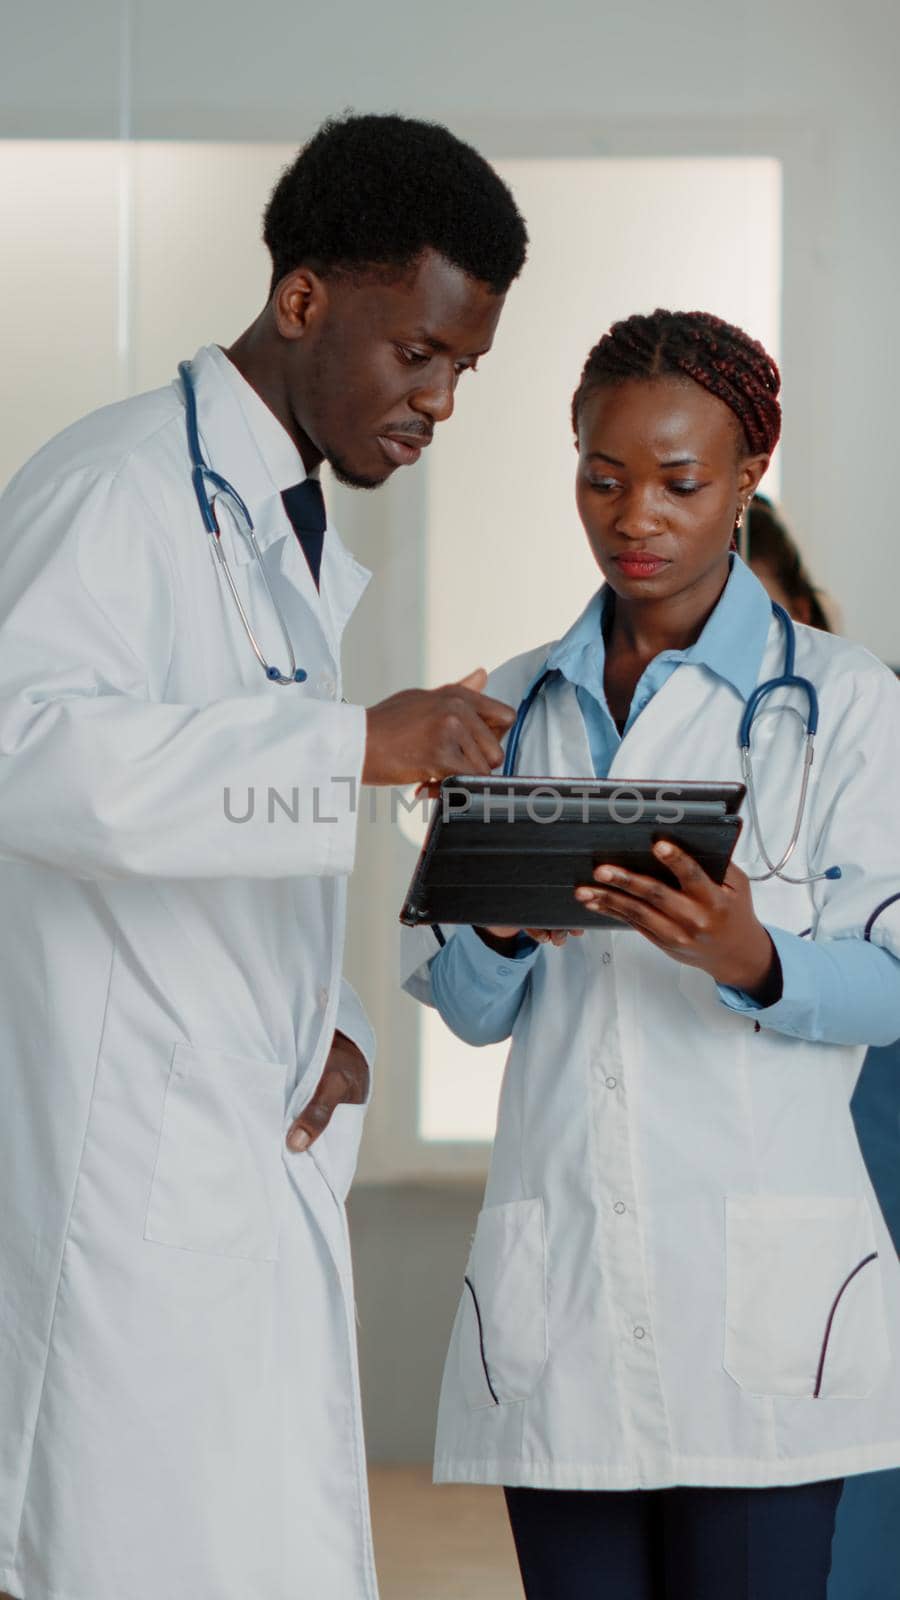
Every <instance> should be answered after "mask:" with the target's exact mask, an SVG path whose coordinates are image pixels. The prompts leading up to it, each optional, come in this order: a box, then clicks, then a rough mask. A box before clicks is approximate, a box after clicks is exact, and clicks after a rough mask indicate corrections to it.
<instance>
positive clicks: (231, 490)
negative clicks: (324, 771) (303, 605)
mask: <svg viewBox="0 0 900 1600" xmlns="http://www.w3.org/2000/svg"><path fill="white" fill-rule="evenodd" d="M178 376H179V377H180V379H181V382H182V387H183V390H184V416H185V427H186V430H187V441H188V452H189V454H190V458H191V482H192V484H193V486H194V494H195V495H196V497H197V505H198V506H199V508H200V516H201V517H202V519H203V526H204V528H205V529H206V532H207V533H208V534H209V536H210V539H211V540H212V547H213V550H214V552H215V556H216V561H217V563H218V567H219V571H220V573H221V574H222V576H223V578H224V579H225V582H226V584H227V585H228V590H229V593H230V594H231V597H232V599H233V601H234V604H235V606H236V607H237V612H238V616H239V617H240V619H241V625H242V627H243V629H244V632H245V633H246V635H247V638H248V640H249V642H250V646H251V649H252V650H253V654H254V655H255V656H256V659H257V661H258V662H259V664H260V666H261V667H262V669H263V671H264V673H265V675H266V677H267V678H268V680H269V682H270V683H276V684H279V685H280V686H282V687H284V686H285V685H287V684H289V683H305V681H306V678H307V673H306V672H305V671H304V669H303V667H298V665H297V657H296V655H295V654H294V646H293V644H292V642H291V635H290V631H289V629H288V625H287V623H286V621H285V619H284V614H283V612H282V610H281V607H280V606H279V604H278V601H277V600H276V598H275V594H274V592H273V589H272V585H271V583H270V582H269V575H268V573H267V572H266V568H265V563H264V561H263V558H262V551H261V550H260V548H259V544H258V543H257V539H256V530H255V528H254V526H253V518H252V517H251V515H250V511H249V508H248V506H247V504H246V502H245V501H244V500H243V499H242V497H241V496H240V495H239V494H238V492H237V490H236V489H235V487H234V485H233V484H231V483H229V482H228V479H227V478H223V477H222V475H221V473H219V472H215V471H214V470H213V468H212V467H211V466H210V465H209V463H208V462H207V461H206V460H204V456H203V449H202V446H201V444H200V428H199V423H198V419H197V392H196V389H195V387H194V378H193V373H192V372H191V363H190V362H189V361H180V362H179V363H178ZM209 484H212V486H213V489H214V491H215V492H214V494H213V495H212V498H210V495H209V491H208V488H207V485H209ZM220 495H221V496H223V497H224V498H225V500H226V502H227V503H228V504H229V506H230V507H231V508H235V507H236V508H237V511H238V513H239V518H240V519H241V520H240V521H239V520H238V519H237V518H235V522H236V525H237V526H238V529H239V531H240V533H241V534H242V535H243V537H244V538H245V539H246V540H247V543H248V544H249V546H250V549H251V551H252V553H253V556H254V558H255V560H256V564H257V568H258V570H259V573H260V576H261V577H262V580H263V583H264V585H265V588H266V593H267V594H268V597H269V600H270V602H271V606H272V610H273V611H274V613H275V616H276V618H277V619H278V626H279V628H280V630H281V636H282V638H283V640H284V643H285V647H286V649H287V653H288V661H289V663H290V665H289V668H288V671H287V672H282V671H281V669H280V668H279V667H275V666H272V665H271V663H270V662H269V661H267V660H266V657H265V654H264V652H263V649H262V646H261V645H260V643H259V640H258V639H257V637H256V634H255V632H254V630H253V625H252V623H251V621H250V618H249V617H248V615H247V612H246V609H245V607H244V604H243V602H242V600H241V597H240V595H239V593H238V589H237V584H236V583H235V581H234V577H233V575H232V572H231V568H230V567H229V565H228V560H227V557H226V555H225V551H224V549H223V548H222V537H221V529H220V528H219V523H218V519H217V517H216V512H215V502H216V500H217V499H218V498H219V496H220ZM241 521H242V522H243V524H244V526H241Z"/></svg>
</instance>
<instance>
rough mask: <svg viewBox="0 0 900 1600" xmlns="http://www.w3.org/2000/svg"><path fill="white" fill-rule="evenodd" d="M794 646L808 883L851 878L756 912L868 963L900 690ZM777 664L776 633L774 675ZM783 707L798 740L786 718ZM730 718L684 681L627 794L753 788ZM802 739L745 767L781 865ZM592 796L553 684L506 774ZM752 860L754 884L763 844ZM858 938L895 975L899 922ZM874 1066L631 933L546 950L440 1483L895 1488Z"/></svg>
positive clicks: (480, 1260)
mask: <svg viewBox="0 0 900 1600" xmlns="http://www.w3.org/2000/svg"><path fill="white" fill-rule="evenodd" d="M797 633H798V648H797V671H798V672H799V673H803V674H806V675H807V676H808V677H810V678H811V679H812V681H813V682H814V683H815V684H816V685H817V687H818V691H819V698H820V703H821V721H820V724H819V738H818V747H817V754H816V762H815V765H814V769H813V780H812V785H811V791H810V801H809V805H808V809H807V815H806V819H805V823H804V828H803V835H802V839H801V843H800V847H799V849H798V851H797V853H796V855H795V857H794V861H795V862H796V863H797V865H796V866H795V867H794V868H793V870H795V871H797V872H804V871H806V870H807V868H806V867H805V863H806V862H807V861H808V860H809V861H811V862H812V863H813V866H812V867H811V868H810V869H809V870H815V869H816V868H818V867H821V866H830V865H832V864H834V863H836V864H839V865H840V866H842V868H843V877H842V878H841V879H840V880H839V881H837V882H825V883H818V884H815V885H814V886H812V888H811V889H807V888H792V887H789V886H787V885H786V884H783V883H781V882H779V881H778V880H775V881H772V882H769V883H768V884H760V885H756V886H755V887H754V891H753V893H754V902H755V905H756V908H757V911H758V914H759V915H760V917H761V918H762V920H763V921H765V922H769V923H771V924H773V925H777V926H780V927H781V928H784V929H787V930H788V931H791V932H794V933H797V934H799V933H803V932H804V931H805V930H807V929H810V928H811V930H812V933H813V935H814V936H818V937H820V938H825V937H859V936H860V935H861V934H862V933H863V931H864V929H865V926H866V923H867V921H868V919H869V918H870V916H871V915H872V913H873V912H874V911H875V909H876V907H878V906H879V905H880V904H881V903H882V902H884V901H886V900H888V899H889V897H890V896H892V895H894V896H896V895H897V894H898V891H900V834H898V829H897V795H898V793H900V687H898V685H897V683H896V682H895V681H894V679H893V677H892V676H891V674H890V673H888V672H887V670H886V669H885V668H884V667H882V666H881V665H880V664H879V663H878V662H876V661H875V660H874V659H873V658H872V657H870V656H869V655H868V654H867V653H866V652H865V651H863V650H861V649H859V648H856V647H854V646H852V645H850V644H848V643H846V642H845V641H843V640H839V639H834V638H830V637H829V636H827V635H825V634H822V633H817V632H815V631H813V630H811V629H809V628H802V627H801V628H798V630H797ZM546 654H547V650H546V648H542V649H540V650H537V651H533V652H530V653H529V654H528V655H526V656H522V657H519V658H517V659H516V660H514V661H512V662H509V663H508V664H507V665H505V666H504V667H502V668H501V669H500V670H499V671H498V672H496V673H495V674H494V676H493V678H492V679H491V681H490V683H489V685H488V692H489V693H491V694H493V695H496V696H498V697H499V698H500V699H502V700H506V701H508V702H510V703H511V704H513V705H516V704H518V702H519V700H520V698H521V696H522V694H523V692H524V690H525V688H526V686H527V684H529V683H530V682H531V681H532V680H533V678H534V677H535V676H536V674H537V672H538V670H539V669H540V667H541V665H542V663H543V661H544V659H545V657H546ZM782 663H783V642H782V633H781V628H780V626H779V624H778V623H777V622H775V620H774V619H773V622H772V626H771V630H770V634H769V642H768V647H767V651H766V655H765V659H764V662H763V666H762V672H761V678H769V677H771V676H772V675H773V674H776V673H780V672H781V671H782ZM778 703H782V704H783V703H794V704H796V705H797V706H798V708H799V709H800V710H801V711H803V712H804V715H805V705H804V702H803V700H802V698H801V697H799V696H797V695H796V693H795V692H792V691H781V692H779V693H778V694H777V695H773V696H772V704H773V706H774V705H776V704H778ZM741 710H742V702H741V700H740V697H739V695H738V694H737V691H736V690H735V689H733V688H732V687H731V686H730V685H728V684H725V683H724V682H723V681H722V680H720V679H719V678H717V677H715V676H714V675H713V674H712V673H711V672H709V671H708V670H707V669H705V668H703V667H699V666H694V665H682V666H680V667H679V668H678V670H677V672H675V673H674V674H673V675H672V676H671V678H670V679H669V680H668V682H667V683H666V684H665V686H664V687H663V688H662V689H661V690H660V691H659V692H658V693H657V694H656V696H655V697H654V698H653V699H652V700H651V701H650V703H649V704H648V706H647V708H646V709H645V710H644V711H643V712H642V713H641V715H640V717H639V718H638V719H637V720H636V722H635V723H634V725H633V726H632V728H631V729H630V731H629V732H628V733H627V734H626V736H625V738H624V739H623V741H622V744H621V747H620V748H619V750H618V752H617V754H616V757H615V760H614V762H613V765H612V770H611V774H610V775H611V776H612V777H622V778H623V780H624V779H628V778H633V779H660V778H663V779H666V778H668V779H674V780H677V779H679V778H683V779H689V778H694V779H712V778H717V779H722V780H737V779H739V778H740V770H739V762H738V746H737V736H736V735H737V727H738V722H739V718H740V713H741ZM802 738H803V730H802V725H801V723H800V721H799V720H798V719H797V718H795V717H793V716H792V715H790V714H789V713H788V712H787V711H782V712H781V713H780V714H777V715H776V714H775V713H774V711H773V712H769V711H767V712H765V713H761V714H760V716H759V719H758V723H757V727H756V733H755V736H754V751H755V769H756V772H757V775H758V785H759V789H760V792H761V811H762V816H763V819H764V836H765V838H766V842H767V845H768V848H769V851H770V853H771V852H773V851H774V852H776V856H777V854H780V852H781V850H782V849H783V848H784V845H785V844H786V842H787V838H788V837H789V835H790V830H791V826H792V823H793V817H794V810H795V806H796V796H797V792H798V789H797V785H798V779H799V774H800V759H801V745H802ZM591 770H592V768H591V761H590V753H589V749H588V744H587V739H586V734H585V729H584V724H583V721H582V717H581V714H580V711H579V709H578V704H577V700H576V695H575V690H574V689H573V688H572V687H571V685H569V684H567V683H566V682H565V681H563V680H560V679H559V678H557V679H554V680H552V681H551V684H550V685H549V686H548V688H547V689H546V691H545V692H544V694H543V695H542V696H541V698H540V699H539V700H538V701H537V703H536V705H535V707H534V710H533V711H532V713H531V715H530V717H529V720H528V722H527V724H526V727H525V732H524V736H523V740H522V744H521V747H520V757H519V762H518V771H519V772H520V773H534V774H539V775H544V774H547V773H550V774H557V775H566V774H568V775H573V776H584V774H586V773H590V772H591ZM735 859H736V861H737V864H738V865H739V866H742V867H743V868H744V870H745V871H748V872H754V871H760V870H762V869H761V866H760V863H759V859H758V857H757V854H756V851H755V849H754V845H753V841H752V838H751V835H750V831H749V828H748V826H747V825H746V823H745V828H744V832H743V835H742V837H741V840H740V842H739V845H738V848H737V853H736V858H735ZM444 932H445V934H447V935H450V934H451V932H452V930H451V929H450V928H447V929H445V930H444ZM871 937H872V939H873V940H875V941H876V942H878V943H881V944H883V945H884V946H885V947H886V948H888V949H890V950H892V951H893V953H894V954H896V955H900V900H897V899H895V900H894V901H893V903H892V904H890V905H889V906H887V907H886V908H885V909H884V911H883V912H882V913H881V915H880V916H878V917H877V919H876V920H875V922H874V924H873V926H872V929H871ZM404 942H405V946H406V950H405V967H406V971H407V974H408V975H409V976H408V979H407V987H408V988H409V989H410V990H411V992H412V993H414V994H416V995H418V996H419V998H421V999H423V1000H425V1001H429V1000H430V991H429V977H428V967H427V964H426V962H427V959H428V958H430V956H432V955H433V954H434V953H435V951H436V949H437V943H436V940H435V938H434V935H433V934H432V933H431V931H430V930H428V929H417V930H414V931H412V932H410V931H407V932H405V934H404ZM898 1031H900V1019H898ZM863 1055H864V1051H863V1049H861V1048H850V1047H843V1046H837V1045H824V1044H812V1043H808V1042H805V1041H803V1040H801V1039H798V1038H793V1037H790V1038H789V1037H786V1036H785V1035H783V1034H778V1033H776V1032H773V1031H770V1030H768V1029H766V1028H762V1029H761V1030H759V1029H757V1028H756V1026H755V1024H754V1019H753V1017H752V1016H749V1015H745V1014H739V1013H737V1012H734V1011H732V1010H730V1009H728V1008H727V1007H726V1006H725V1005H724V1004H723V1003H722V1001H721V1000H720V999H719V996H718V994H717V991H716V988H715V985H714V983H713V980H712V978H710V977H708V976H707V975H706V974H705V973H703V972H701V971H699V970H696V969H694V968H691V967H687V966H683V965H679V964H677V963H676V962H675V961H673V960H671V959H670V958H669V957H667V956H666V955H664V954H663V953H662V952H661V951H659V950H657V949H656V948H655V947H654V946H653V945H651V944H650V943H649V942H648V941H646V940H645V939H643V938H642V937H641V936H640V935H639V934H637V933H635V932H634V931H632V930H628V929H607V928H597V929H596V930H592V931H590V932H589V933H587V934H585V936H584V937H583V938H581V939H573V940H569V941H568V942H567V944H566V945H565V946H564V947H563V948H560V949H556V948H549V947H544V948H543V949H542V950H541V953H540V955H539V956H538V959H537V962H536V964H535V966H534V969H533V973H532V978H531V985H530V993H528V994H527V995H526V998H525V1001H524V1004H523V1006H522V1009H521V1011H520V1013H519V1016H518V1019H517V1021H516V1024H515V1027H514V1031H513V1038H512V1046H511V1050H510V1054H509V1058H508V1061H507V1066H506V1072H505V1076H504V1080H503V1088H502V1093H501V1102H500V1112H499V1121H498V1129H497V1137H496V1142H495V1145H494V1149H493V1155H492V1160H491V1167H490V1175H489V1178H488V1184H487V1191H486V1195H485V1200H484V1209H483V1210H482V1212H481V1214H480V1217H479V1220H478V1226H477V1229H476V1233H475V1237H474V1241H473V1244H472V1249H471V1254H470V1258H469V1262H468V1266H467V1269H466V1277H467V1278H468V1279H469V1281H470V1283H471V1286H472V1287H471V1289H470V1288H469V1287H468V1285H463V1286H461V1298H460V1304H459V1311H458V1314H457V1318H456V1322H455V1325H454V1328H453V1334H452V1339H451V1344H450V1351H449V1355H448V1358H447V1364H446V1369H445V1374H444V1383H443V1390H442V1394H441V1401H440V1415H439V1422H438V1437H437V1449H436V1463H435V1476H436V1478H437V1479H438V1480H461V1481H469V1482H475V1483H505V1484H523V1485H533V1486H535V1487H543V1488H569V1489H635V1488H648V1489H649V1488H661V1487H665V1486H669V1485H673V1484H687V1485H691V1484H693V1485H699V1484H709V1485H745V1486H762V1485H776V1484H789V1483H796V1482H800V1481H804V1480H815V1479H821V1478H829V1477H833V1476H840V1475H842V1474H849V1473H856V1472H863V1471H867V1470H870V1469H874V1468H880V1467H893V1466H897V1465H898V1464H900V1362H898V1353H900V1266H898V1261H897V1257H896V1254H895V1252H894V1250H893V1248H892V1246H891V1242H890V1238H889V1235H888V1232H887V1228H886V1226H885V1223H884V1220H883V1218H882V1216H881V1214H880V1211H879V1208H878V1205H877V1202H876V1200H875V1197H874V1195H873V1192H872V1189H871V1185H870V1183H869V1180H868V1177H867V1174H866V1171H865V1168H864V1166H863V1162H862V1158H861V1155H860V1152H859V1148H858V1145H857V1142H856V1137H855V1134H854V1130H853V1123H852V1121H851V1117H850V1112H849V1100H850V1096H851V1093H852V1091H853V1086H854V1083H855V1081H856V1078H857V1075H858V1072H859V1068H860V1064H861V1061H862V1058H863ZM873 1251H877V1252H878V1259H877V1260H876V1261H874V1262H870V1263H869V1264H868V1265H867V1266H866V1267H865V1268H863V1269H862V1270H861V1271H860V1272H859V1273H858V1275H857V1276H856V1277H855V1278H854V1279H853V1281H852V1282H851V1283H850V1284H848V1286H847V1288H846V1290H845V1292H844V1294H843V1295H841V1296H840V1299H839V1302H838V1305H837V1309H836V1311H835V1314H834V1318H833V1322H832V1326H831V1330H830V1337H829V1339H828V1344H827V1354H826V1360H825V1365H824V1374H823V1387H822V1392H821V1397H820V1398H819V1399H814V1398H812V1395H813V1390H814V1387H815V1378H816V1372H817V1367H818V1361H819V1357H820V1354H821V1351H822V1346H823V1342H824V1341H825V1334H826V1326H827V1322H828V1317H829V1312H830V1309H831V1307H832V1305H833V1304H834V1302H835V1301H836V1300H837V1299H838V1296H839V1294H840V1290H841V1286H842V1285H843V1284H844V1282H845V1280H846V1279H847V1277H848V1276H849V1274H850V1273H851V1272H852V1271H853V1269H854V1268H855V1267H856V1266H857V1265H858V1264H859V1263H860V1262H862V1261H863V1260H864V1259H865V1258H866V1257H867V1256H869V1255H870V1254H871V1253H872V1252H873ZM476 1300H477V1302H478V1307H477V1312H476V1305H475V1301H476ZM479 1316H480V1326H479ZM492 1391H493V1392H492Z"/></svg>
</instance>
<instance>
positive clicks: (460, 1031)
mask: <svg viewBox="0 0 900 1600" xmlns="http://www.w3.org/2000/svg"><path fill="white" fill-rule="evenodd" d="M540 948H541V947H540V945H539V944H537V943H536V942H535V941H534V940H533V939H529V938H528V936H527V935H522V936H521V937H520V940H519V943H518V947H517V949H516V951H515V952H514V953H513V954H512V955H508V956H506V955H500V954H498V952H497V951H496V950H492V949H491V948H490V946H489V945H487V944H485V942H484V940H483V939H482V938H481V937H480V936H479V934H478V933H477V932H476V931H475V929H474V928H457V929H456V930H455V932H454V933H453V935H452V937H451V938H449V939H448V940H447V942H446V944H445V945H443V946H442V948H441V949H440V950H439V951H438V952H437V955H435V956H433V957H432V958H431V961H430V963H429V973H430V978H431V1003H432V1005H434V1006H435V1008H436V1009H437V1010H438V1011H439V1012H440V1014H441V1016H442V1017H443V1019H444V1021H445V1022H446V1024H447V1026H448V1027H449V1028H451V1029H452V1031H453V1032H454V1033H455V1034H456V1035H457V1037H458V1038H460V1039H464V1040H465V1041H466V1043H467V1044H496V1043H497V1042H498V1041H499V1040H500V1039H508V1038H509V1035H510V1034H511V1033H512V1030H513V1024H514V1023H515V1020H516V1017H517V1016H518V1014H519V1010H520V1008H521V1005H522V1002H523V1000H524V998H525V995H526V992H527V989H528V984H529V980H530V977H531V969H532V967H533V966H534V963H535V961H536V959H537V957H538V954H539V952H540Z"/></svg>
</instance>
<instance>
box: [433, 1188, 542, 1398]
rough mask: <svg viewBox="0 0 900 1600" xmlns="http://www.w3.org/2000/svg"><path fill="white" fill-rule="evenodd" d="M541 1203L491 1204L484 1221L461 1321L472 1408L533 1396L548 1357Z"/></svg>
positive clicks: (459, 1337) (462, 1361) (462, 1367)
mask: <svg viewBox="0 0 900 1600" xmlns="http://www.w3.org/2000/svg"><path fill="white" fill-rule="evenodd" d="M546 1274H547V1268H546V1248H545V1243H544V1208H543V1204H542V1202H541V1200H539V1199H536V1200H515V1201H513V1202H512V1203H511V1204H509V1205H500V1206H486V1207H485V1209H484V1210H483V1211H482V1212H481V1215H480V1216H479V1218H478V1225H477V1227H476V1229H475V1237H474V1239H473V1241H472V1249H471V1251H470V1254H469V1262H468V1266H467V1268H466V1274H465V1282H464V1285H463V1295H462V1300H461V1302H460V1307H459V1314H458V1317H457V1324H456V1344H457V1351H458V1357H459V1372H460V1380H461V1384H462V1389H463V1394H464V1396H465V1400H466V1403H467V1405H469V1406H472V1407H480V1406H499V1405H509V1404H511V1403H512V1402H514V1401H516V1400H525V1399H527V1397H528V1395H529V1394H530V1393H531V1391H532V1389H533V1388H534V1386H535V1384H536V1383H537V1380H538V1378H539V1377H540V1375H541V1373H542V1371H543V1369H544V1366H545V1364H546V1361H547V1284H546Z"/></svg>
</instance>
